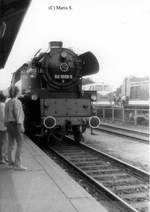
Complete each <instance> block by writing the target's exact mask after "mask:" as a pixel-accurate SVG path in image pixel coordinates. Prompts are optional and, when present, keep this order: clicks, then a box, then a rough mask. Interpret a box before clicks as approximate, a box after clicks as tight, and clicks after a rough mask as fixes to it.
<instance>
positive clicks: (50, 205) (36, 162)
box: [0, 136, 107, 212]
mask: <svg viewBox="0 0 150 212" xmlns="http://www.w3.org/2000/svg"><path fill="white" fill-rule="evenodd" d="M22 159H23V162H22V163H23V165H24V166H26V167H28V169H27V170H15V169H14V168H11V167H9V166H7V165H0V212H27V211H28V212H43V211H49V212H85V211H86V212H93V211H94V212H106V211H107V209H105V208H104V206H102V205H101V204H100V203H99V202H97V201H96V200H95V199H94V198H93V197H92V196H91V195H90V194H89V193H87V191H85V190H84V189H83V188H82V187H81V186H80V185H79V184H78V183H77V182H75V181H74V180H73V179H72V178H71V177H70V176H69V175H68V174H67V173H66V172H65V171H64V170H63V169H62V168H61V167H60V166H59V165H58V164H56V163H55V162H54V161H53V160H52V159H51V158H49V157H48V156H47V155H46V154H45V153H44V152H42V150H41V149H39V147H37V146H36V145H35V144H34V143H33V142H32V141H31V140H30V139H29V138H27V137H26V136H24V144H23V153H22Z"/></svg>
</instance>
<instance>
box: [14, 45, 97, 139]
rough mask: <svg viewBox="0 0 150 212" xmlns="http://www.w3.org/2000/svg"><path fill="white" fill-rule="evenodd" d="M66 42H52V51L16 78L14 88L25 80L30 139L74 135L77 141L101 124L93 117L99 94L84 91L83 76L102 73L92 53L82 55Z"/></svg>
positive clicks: (27, 123) (27, 124) (26, 65)
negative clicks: (94, 101)
mask: <svg viewBox="0 0 150 212" xmlns="http://www.w3.org/2000/svg"><path fill="white" fill-rule="evenodd" d="M62 45H63V44H62V42H60V41H53V42H50V51H49V52H44V53H40V54H39V55H38V56H37V54H36V56H34V58H33V59H32V60H31V61H30V62H29V63H26V64H24V65H23V66H22V67H20V68H19V69H18V70H17V71H16V72H15V73H14V74H13V78H12V86H13V85H14V84H15V83H16V81H18V80H19V79H21V90H22V96H23V98H22V102H23V106H24V111H25V130H26V133H27V134H28V135H29V136H38V135H41V136H42V137H43V138H45V139H46V140H47V141H48V142H50V141H51V138H52V137H55V138H57V139H62V138H63V136H64V135H67V134H72V135H73V136H74V139H75V141H77V142H80V141H81V140H82V138H83V137H82V133H83V132H84V130H85V129H86V127H87V124H90V126H91V127H97V126H98V125H99V119H98V117H96V116H93V117H92V114H93V111H92V101H93V98H95V97H96V93H94V92H90V91H83V90H82V77H83V76H87V75H91V74H95V73H97V72H98V70H99V64H98V61H97V59H96V57H95V56H94V55H93V54H92V53H91V52H86V53H84V54H81V55H77V54H75V53H74V52H73V51H72V50H71V49H67V48H63V46H62Z"/></svg>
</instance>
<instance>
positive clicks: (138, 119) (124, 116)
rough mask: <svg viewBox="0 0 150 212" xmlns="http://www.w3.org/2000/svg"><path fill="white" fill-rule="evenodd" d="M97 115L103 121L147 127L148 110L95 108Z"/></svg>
mask: <svg viewBox="0 0 150 212" xmlns="http://www.w3.org/2000/svg"><path fill="white" fill-rule="evenodd" d="M97 115H98V116H99V117H100V118H102V119H103V120H109V121H112V122H113V121H120V122H125V123H131V124H134V125H146V126H148V125H149V109H130V108H123V107H107V106H102V107H98V108H97Z"/></svg>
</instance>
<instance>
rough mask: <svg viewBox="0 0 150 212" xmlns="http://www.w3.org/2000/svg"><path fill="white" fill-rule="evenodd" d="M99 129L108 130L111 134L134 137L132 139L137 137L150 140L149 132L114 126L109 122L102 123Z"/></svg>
mask: <svg viewBox="0 0 150 212" xmlns="http://www.w3.org/2000/svg"><path fill="white" fill-rule="evenodd" d="M98 130H101V131H104V132H108V133H111V134H116V135H120V136H125V137H128V138H132V139H136V140H138V141H141V142H146V143H148V142H149V133H145V132H141V131H138V130H132V129H128V128H123V127H119V126H117V127H116V126H112V125H109V124H102V125H100V127H99V128H98Z"/></svg>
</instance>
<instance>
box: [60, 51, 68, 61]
mask: <svg viewBox="0 0 150 212" xmlns="http://www.w3.org/2000/svg"><path fill="white" fill-rule="evenodd" d="M61 57H62V58H63V59H65V58H66V57H67V52H64V51H63V52H62V53H61Z"/></svg>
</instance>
